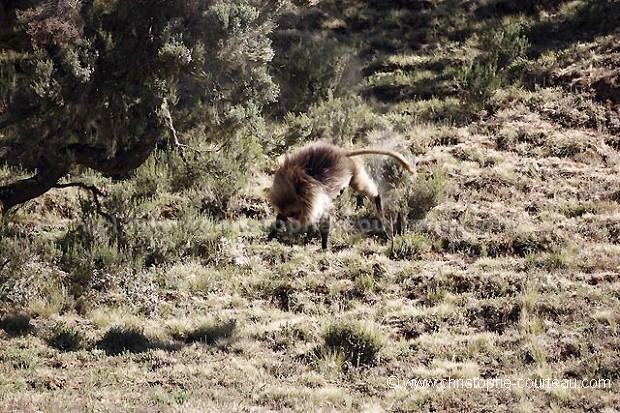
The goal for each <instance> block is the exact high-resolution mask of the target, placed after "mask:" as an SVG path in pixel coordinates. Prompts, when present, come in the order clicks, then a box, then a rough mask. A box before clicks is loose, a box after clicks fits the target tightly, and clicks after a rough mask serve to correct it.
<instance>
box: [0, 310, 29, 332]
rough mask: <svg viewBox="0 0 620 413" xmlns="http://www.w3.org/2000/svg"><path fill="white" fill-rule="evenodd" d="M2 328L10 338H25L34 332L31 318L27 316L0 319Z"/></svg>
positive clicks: (8, 316) (10, 316)
mask: <svg viewBox="0 0 620 413" xmlns="http://www.w3.org/2000/svg"><path fill="white" fill-rule="evenodd" d="M0 328H1V329H3V330H4V332H5V333H7V334H8V335H10V336H23V335H26V334H28V333H29V332H30V331H31V330H32V325H31V324H30V317H29V316H27V315H25V314H15V315H5V316H4V317H2V319H0Z"/></svg>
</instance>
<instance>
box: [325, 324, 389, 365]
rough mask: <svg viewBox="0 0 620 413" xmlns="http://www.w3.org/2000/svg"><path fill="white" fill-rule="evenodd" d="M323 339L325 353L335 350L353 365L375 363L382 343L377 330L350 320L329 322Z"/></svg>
mask: <svg viewBox="0 0 620 413" xmlns="http://www.w3.org/2000/svg"><path fill="white" fill-rule="evenodd" d="M323 340H324V347H325V348H326V349H327V350H328V352H327V354H329V352H330V351H332V352H334V351H335V352H337V353H339V354H341V355H342V357H344V359H345V360H346V362H347V363H349V364H351V365H352V366H355V367H361V366H369V365H374V364H376V363H377V362H378V361H379V353H380V352H381V350H382V348H383V345H384V344H383V339H382V337H381V336H380V335H379V334H378V333H377V332H375V331H372V330H369V329H368V328H366V327H364V326H363V325H361V324H359V323H356V322H352V321H340V322H336V323H334V324H331V325H330V326H329V327H328V328H327V330H326V331H325V333H324V334H323Z"/></svg>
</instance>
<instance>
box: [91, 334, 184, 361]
mask: <svg viewBox="0 0 620 413" xmlns="http://www.w3.org/2000/svg"><path fill="white" fill-rule="evenodd" d="M95 347H96V348H99V349H101V350H103V351H105V352H106V354H107V355H109V356H116V355H119V354H122V353H125V352H129V353H144V352H145V351H148V350H151V349H162V350H166V351H178V350H180V348H181V345H180V344H179V343H166V342H163V341H160V340H153V339H151V338H149V337H147V336H146V335H145V334H144V332H142V331H141V330H140V329H138V328H127V327H112V328H111V329H110V330H108V332H107V333H105V335H104V336H103V337H102V338H101V340H99V341H97V343H95Z"/></svg>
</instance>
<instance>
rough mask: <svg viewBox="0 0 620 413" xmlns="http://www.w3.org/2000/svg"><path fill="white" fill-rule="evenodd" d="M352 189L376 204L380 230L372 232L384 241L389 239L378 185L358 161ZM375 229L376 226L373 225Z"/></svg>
mask: <svg viewBox="0 0 620 413" xmlns="http://www.w3.org/2000/svg"><path fill="white" fill-rule="evenodd" d="M350 185H351V188H353V190H355V191H356V192H357V193H359V194H361V195H365V196H367V197H368V198H370V199H372V200H373V201H374V202H375V207H376V208H377V215H378V218H379V226H380V227H379V228H373V229H372V232H374V233H375V234H376V235H379V236H380V237H381V238H383V239H387V238H389V236H388V234H387V232H386V230H385V219H384V216H383V204H382V202H381V195H380V194H379V188H377V184H376V183H375V182H374V181H373V180H372V178H370V176H368V173H367V172H366V170H365V169H364V167H363V166H362V165H361V164H360V163H359V162H358V161H357V160H355V161H354V168H353V177H352V178H351V183H350ZM373 227H374V225H373Z"/></svg>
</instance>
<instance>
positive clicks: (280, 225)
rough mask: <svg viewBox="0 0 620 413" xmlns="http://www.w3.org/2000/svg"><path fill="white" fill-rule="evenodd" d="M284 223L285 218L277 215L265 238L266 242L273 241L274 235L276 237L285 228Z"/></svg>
mask: <svg viewBox="0 0 620 413" xmlns="http://www.w3.org/2000/svg"><path fill="white" fill-rule="evenodd" d="M286 221H287V218H286V217H285V216H284V215H282V214H278V216H276V222H275V223H274V224H273V229H272V230H271V232H270V233H269V235H268V236H267V240H268V241H271V240H272V239H274V238H275V237H276V235H278V232H280V231H282V230H283V229H285V228H286Z"/></svg>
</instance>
